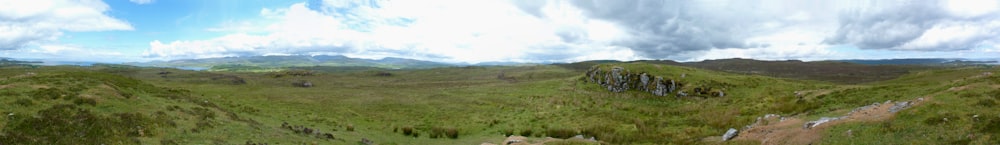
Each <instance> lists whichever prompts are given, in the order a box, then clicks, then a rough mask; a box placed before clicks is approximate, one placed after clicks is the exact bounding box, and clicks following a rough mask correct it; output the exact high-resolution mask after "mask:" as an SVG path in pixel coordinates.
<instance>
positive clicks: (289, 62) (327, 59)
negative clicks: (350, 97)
mask: <svg viewBox="0 0 1000 145" xmlns="http://www.w3.org/2000/svg"><path fill="white" fill-rule="evenodd" d="M125 64H126V65H135V66H148V67H175V68H185V69H196V70H197V69H210V70H219V69H227V68H234V67H242V68H246V67H250V68H255V69H272V68H273V69H277V68H288V67H313V66H335V67H341V66H361V67H375V68H385V69H421V68H435V67H447V66H453V65H452V64H447V63H439V62H431V61H422V60H415V59H405V58H394V57H386V58H382V59H363V58H351V57H347V56H342V55H316V56H309V55H290V56H245V57H222V58H205V59H182V60H171V61H152V62H132V63H125Z"/></svg>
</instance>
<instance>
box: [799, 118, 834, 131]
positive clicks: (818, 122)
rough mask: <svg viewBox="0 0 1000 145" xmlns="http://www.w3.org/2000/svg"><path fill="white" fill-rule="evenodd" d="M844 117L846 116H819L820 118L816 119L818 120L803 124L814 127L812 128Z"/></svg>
mask: <svg viewBox="0 0 1000 145" xmlns="http://www.w3.org/2000/svg"><path fill="white" fill-rule="evenodd" d="M842 118H844V117H822V118H819V120H816V121H809V122H806V124H805V125H803V126H802V128H805V129H812V128H814V127H816V126H819V125H820V124H823V123H827V122H830V121H834V120H840V119H842Z"/></svg>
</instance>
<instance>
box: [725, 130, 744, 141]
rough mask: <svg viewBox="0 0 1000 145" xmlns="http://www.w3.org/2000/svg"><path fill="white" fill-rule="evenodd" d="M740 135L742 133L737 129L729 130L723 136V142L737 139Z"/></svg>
mask: <svg viewBox="0 0 1000 145" xmlns="http://www.w3.org/2000/svg"><path fill="white" fill-rule="evenodd" d="M739 133H740V132H739V131H738V130H736V129H735V128H729V130H728V131H726V134H723V135H722V141H728V140H731V139H733V138H735V137H736V136H737V135H739Z"/></svg>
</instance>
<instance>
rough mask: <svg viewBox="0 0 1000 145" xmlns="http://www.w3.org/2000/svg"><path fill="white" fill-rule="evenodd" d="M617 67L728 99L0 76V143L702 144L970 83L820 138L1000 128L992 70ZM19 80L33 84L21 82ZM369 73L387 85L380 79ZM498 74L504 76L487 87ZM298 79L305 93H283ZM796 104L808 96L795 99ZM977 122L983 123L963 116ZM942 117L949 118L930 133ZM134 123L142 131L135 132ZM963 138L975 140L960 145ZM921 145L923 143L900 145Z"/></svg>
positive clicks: (568, 78)
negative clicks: (759, 123) (764, 119)
mask: <svg viewBox="0 0 1000 145" xmlns="http://www.w3.org/2000/svg"><path fill="white" fill-rule="evenodd" d="M614 66H621V67H624V68H626V69H628V70H630V72H634V73H635V72H648V73H650V74H652V75H656V76H662V77H664V78H668V79H674V80H677V81H679V82H682V83H683V84H684V87H682V90H685V91H687V92H692V91H693V90H692V89H694V88H711V89H713V90H723V91H725V92H726V96H725V97H712V96H705V95H695V96H692V97H681V98H677V97H674V96H667V97H658V96H653V95H651V94H648V93H645V92H639V91H627V92H624V93H611V92H608V91H606V90H605V89H603V88H601V87H600V86H598V85H597V84H594V83H588V82H586V81H584V80H586V78H584V75H583V72H582V70H580V69H578V68H572V69H571V68H566V67H559V66H550V65H538V66H519V67H451V68H434V69H423V70H361V71H314V72H311V73H309V75H288V74H301V73H300V72H271V73H253V72H196V71H185V70H177V69H165V68H135V67H125V66H113V65H100V66H95V67H87V68H79V67H63V66H60V67H41V68H30V67H14V68H0V78H5V79H3V80H0V85H2V86H6V87H3V89H0V104H3V105H0V110H2V111H3V112H2V113H5V114H8V113H14V114H15V115H14V116H17V117H16V118H13V119H12V118H11V117H5V118H2V119H0V125H3V126H0V127H2V128H3V130H4V134H0V137H6V138H8V139H10V138H16V139H18V140H13V139H11V140H4V141H7V142H4V143H5V144H64V143H66V142H76V141H81V140H82V143H85V144H90V143H93V144H99V143H110V144H243V143H246V142H247V141H251V142H255V143H271V144H278V143H280V144H303V143H305V144H311V143H317V144H358V143H359V142H360V141H361V140H362V139H368V140H372V141H374V142H375V143H378V144H479V143H483V142H492V143H499V142H500V141H502V140H503V139H504V138H505V134H514V135H524V136H530V137H533V138H534V139H540V138H544V137H560V138H566V137H572V136H575V135H584V136H586V137H591V136H593V137H595V138H596V139H598V140H600V141H602V142H604V143H608V144H705V143H707V142H702V140H703V139H705V138H709V137H718V136H720V135H721V134H722V133H723V132H725V131H726V129H728V128H741V127H743V126H745V125H747V124H750V123H752V122H753V121H754V119H755V118H756V117H760V116H763V115H764V114H781V115H783V116H792V115H798V116H801V117H804V118H818V117H821V116H828V115H834V114H842V113H843V110H850V109H853V108H854V107H859V106H864V105H867V104H871V103H873V102H884V101H885V100H908V99H914V98H918V97H923V96H926V95H929V94H934V93H938V92H947V89H949V88H951V87H958V86H966V85H972V86H977V87H972V89H969V90H965V91H959V92H948V93H941V94H942V95H941V96H938V97H936V98H934V99H933V101H931V102H928V105H923V106H918V107H915V108H911V109H907V110H905V111H903V112H901V113H900V115H899V116H897V117H896V119H895V120H890V121H885V122H861V123H849V124H844V125H840V126H834V127H833V128H832V129H830V130H828V132H827V135H828V136H826V137H825V138H824V140H823V141H824V143H829V144H848V143H855V144H912V143H916V144H923V143H931V144H954V143H966V142H969V143H974V144H975V143H985V144H995V143H996V141H997V140H998V139H997V137H996V134H997V133H998V130H1000V129H997V128H1000V127H998V126H1000V118H997V117H998V116H997V114H998V113H1000V112H998V111H995V109H989V107H992V106H995V104H996V103H998V102H997V101H1000V98H998V97H997V95H1000V93H998V92H996V91H992V90H996V88H995V86H996V84H1000V79H997V77H996V76H992V77H986V78H977V79H963V78H968V77H969V76H974V75H977V74H981V73H982V72H984V71H993V72H996V69H985V68H958V69H939V70H928V71H922V72H917V73H913V74H910V75H906V76H903V77H900V78H898V79H894V80H889V81H883V82H873V83H867V84H859V85H838V84H834V83H828V82H820V81H809V80H794V79H783V78H773V77H766V76H758V75H740V74H731V73H724V72H716V71H707V70H702V69H697V68H689V67H679V66H671V65H662V64H651V63H610V64H601V65H599V67H601V68H604V69H608V68H611V67H614ZM303 69H308V68H303ZM324 69H325V68H324ZM29 72H31V73H34V74H36V75H32V76H25V74H27V73H29ZM161 72H170V73H165V74H161ZM380 72H388V73H391V74H392V75H391V76H379V75H377V73H380ZM501 72H503V74H504V77H505V78H506V79H498V75H499V74H500V73H501ZM279 75H280V77H276V76H279ZM681 75H684V76H685V77H683V78H682V77H680V76H681ZM235 80H241V81H242V82H243V83H233V82H234V81H235ZM300 80H305V81H309V82H311V83H313V84H314V87H310V88H301V87H295V86H293V85H292V83H293V82H296V81H300ZM990 87H993V88H990ZM796 91H811V93H807V94H806V95H804V96H803V97H797V96H795V93H794V92H796ZM977 113H978V115H980V117H979V120H978V121H977V120H974V119H972V118H971V117H970V116H971V115H975V114H977ZM52 114H56V116H85V117H83V118H86V119H90V120H94V121H101V122H106V123H105V124H95V125H98V126H93V127H90V128H86V126H82V125H86V124H93V122H87V120H72V119H69V120H55V121H64V122H49V123H51V124H63V125H54V126H52V127H50V128H43V129H42V130H40V131H37V132H26V131H24V130H28V129H31V128H30V127H28V126H32V125H38V124H39V123H44V122H40V121H37V120H34V121H33V119H37V118H35V117H31V116H43V117H44V116H46V115H50V116H51V115H52ZM81 114H82V115H81ZM944 117H949V118H955V119H950V121H949V122H946V123H942V122H941V121H937V120H935V119H936V118H944ZM282 123H288V124H290V125H293V126H302V127H306V128H310V129H314V130H319V131H320V132H322V133H330V134H332V135H333V136H334V137H335V139H327V138H322V137H317V136H316V135H307V134H302V133H296V131H295V130H294V129H287V128H283V127H282V126H281V124H282ZM129 126H144V127H146V126H149V129H148V130H143V133H142V134H141V135H139V133H138V132H136V131H135V130H137V129H136V128H134V127H131V128H130V127H129ZM80 127H84V128H80ZM955 128H959V129H955ZM45 129H51V130H45ZM65 130H83V131H95V132H98V133H95V134H94V135H102V136H104V137H103V138H102V139H101V140H99V139H90V140H88V139H85V138H74V137H65V136H59V135H60V134H57V133H60V132H62V131H65ZM846 130H852V132H854V134H853V136H845V135H843V132H845V131H846ZM101 132H105V133H101ZM147 132H148V133H147ZM407 132H409V133H407ZM968 134H975V136H977V137H976V138H972V139H969V140H968V141H966V140H963V139H962V137H965V136H967V135H968ZM924 135H930V136H929V137H926V138H923V139H909V138H914V137H923V136H924ZM885 137H896V138H897V139H882V138H885ZM21 139H42V140H45V141H49V142H32V141H28V140H21ZM880 139H881V140H880ZM577 143H580V142H575V141H563V142H553V143H551V144H577Z"/></svg>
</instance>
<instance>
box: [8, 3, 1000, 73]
mask: <svg viewBox="0 0 1000 145" xmlns="http://www.w3.org/2000/svg"><path fill="white" fill-rule="evenodd" d="M998 7H1000V2H998V0H929V1H928V0H919V1H909V0H886V1H852V0H848V1H793V0H749V1H746V0H722V1H712V2H706V1H654V0H648V1H591V0H566V1H538V0H512V1H477V0H473V1H469V0H427V1H389V0H367V1H343V0H307V1H273V0H106V1H97V0H40V1H21V0H0V57H10V58H18V59H31V60H50V61H96V62H134V61H152V60H174V59H194V58H211V57H227V56H254V55H346V56H351V57H361V58H381V57H402V58H412V59H421V60H431V61H441V62H467V63H476V62H485V61H514V62H572V61H582V60H594V59H615V60H636V59H671V60H678V61H697V60H705V59H721V58H754V59H766V60H785V59H799V60H824V59H885V58H997V57H996V56H1000V37H997V36H998V35H1000V11H998Z"/></svg>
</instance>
